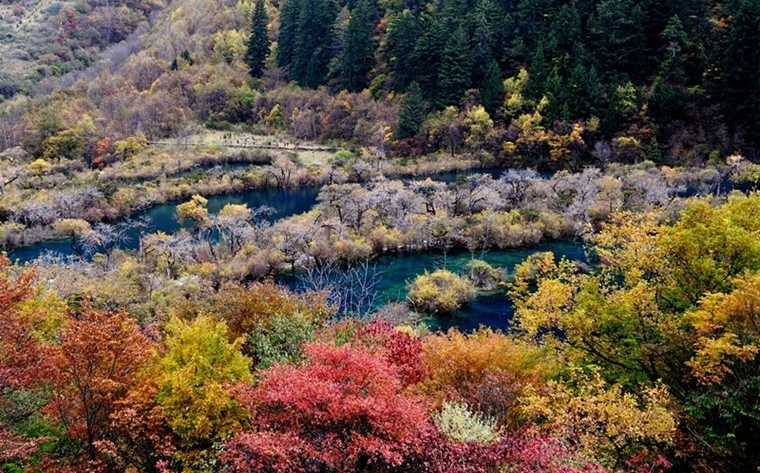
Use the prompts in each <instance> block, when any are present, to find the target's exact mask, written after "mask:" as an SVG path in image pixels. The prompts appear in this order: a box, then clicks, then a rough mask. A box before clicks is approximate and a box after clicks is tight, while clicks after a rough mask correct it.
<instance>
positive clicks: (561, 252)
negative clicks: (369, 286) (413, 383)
mask: <svg viewBox="0 0 760 473" xmlns="http://www.w3.org/2000/svg"><path fill="white" fill-rule="evenodd" d="M542 251H551V252H553V253H554V254H555V256H556V257H557V258H560V257H563V256H564V257H566V258H568V259H571V260H579V261H584V262H585V261H586V255H585V252H584V249H583V245H582V244H581V243H580V242H576V241H562V242H551V243H544V244H541V245H536V246H531V247H527V248H515V249H509V250H498V251H491V252H487V253H485V254H484V255H482V257H481V255H480V254H476V255H475V258H477V259H482V260H484V261H486V262H487V263H489V264H490V265H491V266H493V267H495V268H503V269H505V270H506V271H507V274H508V275H511V274H512V272H513V271H514V268H515V265H517V264H519V263H522V262H523V261H525V259H526V258H527V257H528V256H530V255H532V254H534V253H536V252H542ZM470 260H471V255H470V253H467V252H463V253H456V254H454V255H448V256H447V258H446V261H445V267H446V269H449V270H451V271H454V272H456V273H461V274H464V273H466V266H467V263H468V262H470ZM377 263H378V264H377V269H378V270H379V271H381V272H382V278H381V279H380V282H379V284H378V286H377V289H378V293H379V294H380V299H381V300H382V301H404V300H405V299H406V296H407V293H408V291H407V287H406V283H407V282H408V281H411V280H413V279H414V278H415V277H416V276H417V275H419V274H422V273H424V272H425V271H426V270H427V271H428V272H432V271H434V270H436V269H439V268H443V267H444V260H443V256H442V255H440V254H434V253H411V254H399V255H397V256H383V257H381V258H379V259H378V262H377ZM512 313H513V306H512V302H511V301H510V300H509V298H508V297H507V294H506V289H499V290H497V291H495V293H493V294H488V295H482V296H479V297H478V298H476V299H475V300H474V301H472V302H470V303H469V304H467V305H465V306H463V307H462V308H461V309H460V310H459V311H457V312H455V313H454V314H451V315H436V316H432V317H428V318H427V319H426V320H425V322H426V323H427V324H428V326H430V328H431V329H434V330H444V331H445V330H448V329H449V328H451V327H457V328H459V329H460V330H462V331H467V332H469V331H472V330H474V329H476V328H477V327H478V326H479V325H486V326H489V327H492V328H498V329H502V330H503V329H506V328H507V326H508V324H509V320H510V319H511V318H512Z"/></svg>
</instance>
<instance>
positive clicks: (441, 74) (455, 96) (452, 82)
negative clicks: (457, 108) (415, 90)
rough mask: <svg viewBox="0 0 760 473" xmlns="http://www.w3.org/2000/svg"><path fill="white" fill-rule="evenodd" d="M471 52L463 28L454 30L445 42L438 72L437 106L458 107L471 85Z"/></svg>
mask: <svg viewBox="0 0 760 473" xmlns="http://www.w3.org/2000/svg"><path fill="white" fill-rule="evenodd" d="M471 77H472V52H471V51H470V42H469V40H468V38H467V34H466V33H465V32H464V28H462V27H461V26H460V27H458V28H457V29H456V30H454V34H452V35H451V37H450V38H449V39H448V41H446V47H445V48H443V54H442V55H441V68H440V69H439V70H438V89H439V96H438V105H439V106H440V107H441V108H443V107H445V106H448V105H458V104H459V101H460V100H461V99H462V96H464V93H465V91H466V90H467V89H469V88H470V85H471V84H472V79H471Z"/></svg>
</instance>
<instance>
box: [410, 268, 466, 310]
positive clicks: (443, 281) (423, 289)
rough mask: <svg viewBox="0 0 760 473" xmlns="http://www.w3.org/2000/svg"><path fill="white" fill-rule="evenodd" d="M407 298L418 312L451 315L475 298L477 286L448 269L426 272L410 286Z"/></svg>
mask: <svg viewBox="0 0 760 473" xmlns="http://www.w3.org/2000/svg"><path fill="white" fill-rule="evenodd" d="M407 298H408V300H409V303H410V304H411V305H412V307H413V308H414V309H415V310H416V311H418V312H425V313H428V314H434V313H451V312H454V311H455V310H457V309H459V308H460V307H461V306H462V304H465V303H467V302H469V301H471V300H472V299H474V298H475V285H474V284H473V283H472V282H471V281H469V280H467V279H465V278H462V277H460V276H458V275H456V274H454V273H452V272H451V271H448V270H446V269H438V270H436V271H433V272H432V273H428V272H427V271H425V273H424V274H421V275H419V276H417V277H416V278H415V279H414V281H412V283H411V284H410V285H409V296H407Z"/></svg>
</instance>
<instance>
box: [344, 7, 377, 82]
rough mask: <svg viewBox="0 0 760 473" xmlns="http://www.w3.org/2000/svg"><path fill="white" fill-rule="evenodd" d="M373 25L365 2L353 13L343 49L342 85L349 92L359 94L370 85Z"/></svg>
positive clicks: (372, 60) (372, 61) (372, 58)
mask: <svg viewBox="0 0 760 473" xmlns="http://www.w3.org/2000/svg"><path fill="white" fill-rule="evenodd" d="M374 49H375V48H374V45H373V43H372V24H371V23H370V20H369V17H368V15H367V6H366V4H365V2H364V1H362V2H360V3H359V5H358V6H357V7H356V9H354V11H353V12H352V13H351V18H350V19H349V20H348V29H347V30H346V40H345V44H344V47H343V57H342V64H341V74H340V83H341V87H343V88H344V89H346V90H348V91H349V92H359V91H361V90H362V89H364V88H365V87H367V86H368V85H369V77H368V74H369V71H370V70H371V69H372V65H373V63H374V52H375V51H374Z"/></svg>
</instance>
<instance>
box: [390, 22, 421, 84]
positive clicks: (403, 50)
mask: <svg viewBox="0 0 760 473" xmlns="http://www.w3.org/2000/svg"><path fill="white" fill-rule="evenodd" d="M418 36H419V28H418V25H417V18H415V17H414V15H413V14H412V12H411V11H410V10H404V11H402V12H401V13H398V14H396V15H394V16H393V17H392V18H391V20H390V21H389V22H388V31H387V33H386V36H385V43H384V44H383V50H382V51H383V54H384V55H385V58H386V61H387V62H388V69H389V70H390V72H391V89H393V90H394V91H395V92H403V91H404V90H406V88H407V87H408V86H409V84H410V83H411V82H412V80H414V75H415V64H414V57H413V53H414V47H415V42H416V41H417V37H418Z"/></svg>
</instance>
